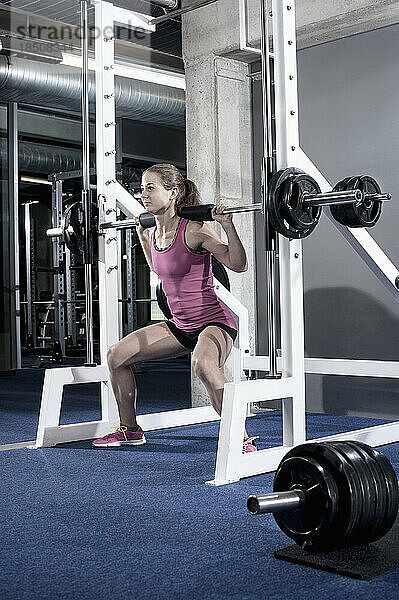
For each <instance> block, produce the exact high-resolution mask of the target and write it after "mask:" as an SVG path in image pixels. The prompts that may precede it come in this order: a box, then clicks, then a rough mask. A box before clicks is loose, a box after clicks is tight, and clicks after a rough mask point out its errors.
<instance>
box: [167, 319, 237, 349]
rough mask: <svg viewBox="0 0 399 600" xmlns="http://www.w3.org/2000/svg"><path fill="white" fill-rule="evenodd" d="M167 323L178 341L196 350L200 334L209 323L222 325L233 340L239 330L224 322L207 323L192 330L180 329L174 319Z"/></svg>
mask: <svg viewBox="0 0 399 600" xmlns="http://www.w3.org/2000/svg"><path fill="white" fill-rule="evenodd" d="M165 323H166V325H167V326H168V327H169V329H170V331H171V332H172V333H173V335H174V336H175V338H176V339H177V341H178V342H180V343H181V344H183V346H184V347H185V348H188V350H194V348H195V346H196V344H197V342H198V336H199V334H200V333H201V332H202V331H204V329H206V328H207V327H209V325H215V326H216V327H220V329H224V331H227V333H228V334H229V336H230V337H231V339H232V340H233V342H234V340H235V339H236V337H237V330H236V329H233V328H232V327H229V326H228V325H225V324H224V323H216V322H215V323H207V324H206V325H203V326H202V327H200V328H199V329H196V330H195V331H190V332H188V331H183V330H182V329H179V328H178V327H176V325H175V324H174V323H172V321H165Z"/></svg>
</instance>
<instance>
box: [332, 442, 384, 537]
mask: <svg viewBox="0 0 399 600" xmlns="http://www.w3.org/2000/svg"><path fill="white" fill-rule="evenodd" d="M330 443H331V445H332V446H334V448H336V449H337V450H338V451H339V452H342V454H343V455H344V456H345V458H346V459H347V460H348V462H349V463H350V464H351V465H352V466H353V468H354V469H355V471H356V475H357V476H358V478H359V482H360V488H361V496H362V501H361V509H362V510H361V515H360V519H359V523H358V525H357V527H356V529H355V530H354V531H353V532H352V534H351V536H350V538H349V537H348V539H347V544H348V546H349V545H362V544H368V543H370V541H371V539H370V530H371V527H372V525H373V522H374V516H375V506H376V492H375V483H374V479H373V477H372V475H371V473H370V470H369V468H368V466H367V462H366V461H365V460H364V457H363V456H362V455H361V454H360V453H359V452H358V451H357V449H356V448H353V447H352V446H351V445H350V444H349V443H347V442H346V441H342V442H330Z"/></svg>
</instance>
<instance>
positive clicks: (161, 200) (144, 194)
mask: <svg viewBox="0 0 399 600" xmlns="http://www.w3.org/2000/svg"><path fill="white" fill-rule="evenodd" d="M176 194H177V189H176V188H173V189H172V190H167V189H165V188H164V187H163V185H162V183H161V179H160V177H159V175H158V174H157V173H152V172H147V173H144V175H143V177H142V180H141V201H142V203H143V205H144V207H145V209H146V210H148V212H151V213H153V214H154V215H162V214H164V213H165V212H166V211H167V210H168V209H169V208H170V207H171V206H172V204H173V203H174V202H175V200H176V197H177V196H176Z"/></svg>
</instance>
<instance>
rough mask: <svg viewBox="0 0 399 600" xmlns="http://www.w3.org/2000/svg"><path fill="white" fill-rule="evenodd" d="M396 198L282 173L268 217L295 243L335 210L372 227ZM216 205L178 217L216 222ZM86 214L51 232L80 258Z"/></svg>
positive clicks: (352, 223)
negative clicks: (323, 186) (323, 187)
mask: <svg viewBox="0 0 399 600" xmlns="http://www.w3.org/2000/svg"><path fill="white" fill-rule="evenodd" d="M390 199H391V194H383V193H381V190H380V187H379V185H378V183H377V182H376V181H375V180H374V179H373V178H371V177H367V176H359V177H348V178H346V179H345V180H343V181H342V182H339V183H338V184H337V185H336V186H335V188H334V189H333V190H332V191H330V192H325V193H321V191H320V187H319V185H318V184H317V182H316V181H315V180H314V179H313V178H312V177H310V175H307V174H306V173H304V172H303V171H301V170H299V169H296V168H293V167H290V168H287V169H281V170H280V171H277V172H276V173H275V174H274V175H273V176H272V178H271V181H270V186H269V191H268V203H267V207H268V213H269V218H270V223H271V225H272V227H273V228H274V229H275V231H277V232H278V233H280V234H281V235H283V236H285V237H287V238H289V239H301V238H305V237H307V236H308V235H310V234H311V233H312V231H313V230H314V229H315V227H316V225H317V223H318V222H319V219H320V216H321V207H322V206H330V209H331V213H332V215H333V216H334V218H335V219H336V220H337V221H338V222H339V223H341V224H343V225H346V226H348V227H372V226H373V225H375V224H376V223H377V221H378V219H379V218H380V215H381V208H382V203H383V202H386V201H389V200H390ZM215 206H216V205H215V204H201V205H197V206H185V207H182V208H181V209H180V210H179V211H178V214H179V215H180V216H181V217H184V218H186V219H189V220H195V221H212V220H213V218H212V210H213V209H214V208H215ZM262 209H263V206H262V203H255V204H248V205H243V206H232V207H227V208H225V209H224V210H223V211H222V214H236V213H244V212H245V213H246V212H260V211H262ZM82 219H83V213H82V206H81V203H80V202H75V203H73V204H71V205H70V206H68V208H67V209H66V210H65V212H64V215H63V219H62V224H61V227H55V228H52V229H48V230H47V235H48V237H50V238H58V239H61V240H62V241H63V242H65V244H66V246H67V247H68V248H69V250H70V251H71V252H72V253H74V254H83V251H84V235H83V220H82ZM139 223H140V225H141V226H142V227H144V228H150V227H154V226H155V217H154V215H153V214H152V213H148V212H144V213H142V214H141V215H140V216H139ZM136 225H137V224H136V220H135V219H125V220H121V221H113V222H105V223H101V224H99V226H98V232H99V233H102V232H104V231H106V230H107V229H131V228H133V227H136Z"/></svg>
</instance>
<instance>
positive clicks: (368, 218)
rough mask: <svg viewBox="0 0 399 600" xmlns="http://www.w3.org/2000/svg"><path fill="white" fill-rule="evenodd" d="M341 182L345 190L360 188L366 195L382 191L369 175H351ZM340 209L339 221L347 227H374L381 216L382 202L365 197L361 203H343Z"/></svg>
mask: <svg viewBox="0 0 399 600" xmlns="http://www.w3.org/2000/svg"><path fill="white" fill-rule="evenodd" d="M344 181H345V180H344ZM341 183H342V189H343V190H355V189H359V190H361V191H362V192H363V193H364V195H365V196H366V195H367V194H380V193H381V188H380V186H379V185H378V183H377V182H376V180H375V179H373V177H369V176H367V175H360V176H356V177H350V178H347V180H346V183H344V182H341ZM337 208H338V207H337ZM339 209H340V210H339V211H338V213H339V215H340V219H341V220H340V221H339V222H340V223H342V224H343V225H346V226H347V227H374V225H376V223H377V222H378V220H379V218H380V216H381V212H382V202H379V201H372V200H368V199H367V198H364V199H363V201H362V202H360V203H357V202H354V203H353V204H341V205H340V206H339ZM332 214H333V213H332ZM333 216H334V215H333ZM337 220H338V219H337Z"/></svg>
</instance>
